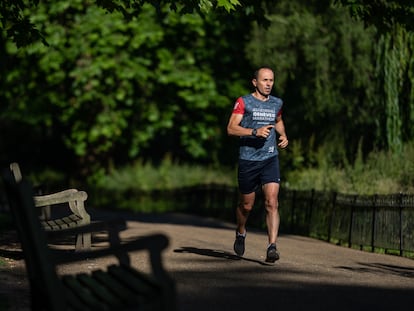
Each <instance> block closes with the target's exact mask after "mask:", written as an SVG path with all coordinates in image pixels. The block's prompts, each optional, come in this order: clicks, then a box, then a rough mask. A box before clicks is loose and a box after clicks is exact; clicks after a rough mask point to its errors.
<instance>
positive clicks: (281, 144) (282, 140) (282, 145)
mask: <svg viewBox="0 0 414 311" xmlns="http://www.w3.org/2000/svg"><path fill="white" fill-rule="evenodd" d="M288 144H289V141H288V139H287V137H286V136H284V135H281V136H279V143H278V144H277V145H278V146H279V147H280V148H282V149H284V148H286V147H287V145H288Z"/></svg>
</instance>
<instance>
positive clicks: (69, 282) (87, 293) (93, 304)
mask: <svg viewBox="0 0 414 311" xmlns="http://www.w3.org/2000/svg"><path fill="white" fill-rule="evenodd" d="M62 281H63V284H64V285H65V287H67V288H68V289H69V290H70V291H71V292H72V293H73V294H74V295H75V296H76V297H78V298H79V299H80V301H81V302H82V304H83V305H86V306H87V307H88V308H90V309H92V310H109V307H108V306H107V305H105V304H104V303H103V302H102V301H101V300H99V299H98V298H96V297H95V296H94V295H93V293H92V292H91V290H90V289H88V288H86V287H84V286H82V285H81V284H80V283H79V282H78V280H77V279H76V276H72V275H65V276H63V277H62Z"/></svg>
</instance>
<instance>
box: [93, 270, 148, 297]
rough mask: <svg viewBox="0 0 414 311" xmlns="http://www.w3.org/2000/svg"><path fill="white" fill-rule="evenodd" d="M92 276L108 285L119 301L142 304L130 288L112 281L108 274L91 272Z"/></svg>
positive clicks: (96, 271) (100, 271) (99, 271)
mask: <svg viewBox="0 0 414 311" xmlns="http://www.w3.org/2000/svg"><path fill="white" fill-rule="evenodd" d="M92 275H93V277H94V278H95V279H96V280H97V281H99V282H100V283H102V284H110V286H111V290H112V291H113V292H114V294H115V295H117V296H118V297H119V298H120V299H122V300H124V301H128V302H130V301H137V302H138V303H140V304H142V303H143V302H142V300H140V298H139V296H137V295H136V294H135V292H134V291H133V290H132V289H131V288H130V287H128V286H125V285H124V284H122V283H120V282H119V281H118V280H116V279H114V278H113V277H112V276H111V275H110V274H108V273H106V272H104V271H102V270H95V271H93V272H92Z"/></svg>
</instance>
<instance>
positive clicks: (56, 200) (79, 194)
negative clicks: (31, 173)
mask: <svg viewBox="0 0 414 311" xmlns="http://www.w3.org/2000/svg"><path fill="white" fill-rule="evenodd" d="M87 198H88V194H87V193H86V192H85V191H78V190H77V189H67V190H63V191H59V192H56V193H52V194H45V195H35V196H34V197H33V199H34V202H35V206H36V207H41V206H47V205H54V204H60V203H67V202H70V201H82V202H83V201H86V199H87Z"/></svg>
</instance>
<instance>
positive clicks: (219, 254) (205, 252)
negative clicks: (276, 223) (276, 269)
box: [174, 247, 273, 266]
mask: <svg viewBox="0 0 414 311" xmlns="http://www.w3.org/2000/svg"><path fill="white" fill-rule="evenodd" d="M174 252H175V253H192V254H197V255H202V256H209V257H216V258H223V259H228V260H245V261H250V262H255V263H258V264H260V265H263V266H273V264H270V263H266V262H262V261H260V260H255V259H250V258H246V257H239V256H237V255H234V254H231V253H229V252H225V251H220V250H212V249H207V248H197V247H181V248H179V249H175V250H174Z"/></svg>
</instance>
